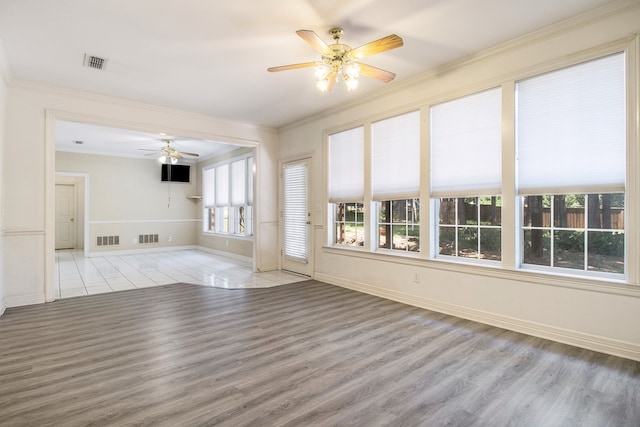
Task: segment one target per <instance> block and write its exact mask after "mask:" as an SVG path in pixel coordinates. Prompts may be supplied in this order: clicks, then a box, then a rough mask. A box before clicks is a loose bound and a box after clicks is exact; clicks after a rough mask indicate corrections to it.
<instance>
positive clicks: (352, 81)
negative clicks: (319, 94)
mask: <svg viewBox="0 0 640 427" xmlns="http://www.w3.org/2000/svg"><path fill="white" fill-rule="evenodd" d="M343 80H344V84H345V86H346V87H347V90H349V91H352V90H354V89H356V88H357V87H358V84H359V83H360V81H359V80H358V79H357V78H355V77H349V76H348V75H346V74H345V75H344V76H343Z"/></svg>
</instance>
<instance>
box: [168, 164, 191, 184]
mask: <svg viewBox="0 0 640 427" xmlns="http://www.w3.org/2000/svg"><path fill="white" fill-rule="evenodd" d="M190 174H191V166H189V165H162V181H170V182H190V179H189V177H190Z"/></svg>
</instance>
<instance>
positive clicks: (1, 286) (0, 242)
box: [0, 40, 8, 315]
mask: <svg viewBox="0 0 640 427" xmlns="http://www.w3.org/2000/svg"><path fill="white" fill-rule="evenodd" d="M3 65H4V50H3V47H2V40H0V165H2V164H3V158H4V144H5V133H6V121H5V116H6V111H7V85H6V79H8V76H7V71H6V70H5V68H4V66H3ZM3 189H4V174H3V173H1V172H0V315H2V313H4V310H5V307H6V304H5V297H4V296H5V282H4V230H5V225H4V199H3Z"/></svg>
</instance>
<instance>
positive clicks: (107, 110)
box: [2, 81, 277, 306]
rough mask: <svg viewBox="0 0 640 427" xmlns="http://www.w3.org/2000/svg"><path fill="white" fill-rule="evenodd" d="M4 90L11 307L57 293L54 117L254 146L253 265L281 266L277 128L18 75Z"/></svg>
mask: <svg viewBox="0 0 640 427" xmlns="http://www.w3.org/2000/svg"><path fill="white" fill-rule="evenodd" d="M7 93H8V100H9V102H8V104H7V123H6V132H5V143H4V147H5V153H4V161H3V162H2V173H3V176H4V179H5V180H6V181H5V186H4V190H5V192H4V195H3V198H2V204H3V207H4V230H5V251H4V266H5V270H4V274H3V279H4V283H5V298H6V302H7V306H16V305H26V304H35V303H40V302H44V301H45V300H52V299H53V297H54V294H53V286H52V282H53V274H54V273H53V272H54V235H53V232H54V215H53V208H54V206H55V200H54V189H55V163H56V162H55V147H54V138H53V137H54V126H55V122H56V120H71V121H80V122H85V123H92V124H98V125H104V126H112V127H117V128H124V129H132V130H138V131H144V132H152V133H160V132H165V133H167V134H173V135H181V136H184V137H190V138H203V139H212V140H219V141H224V142H230V143H239V144H242V145H246V146H255V147H256V161H257V162H258V167H257V182H258V187H259V188H258V195H257V200H256V216H257V228H258V230H257V235H256V263H257V265H256V266H257V268H259V269H261V270H270V269H275V268H276V267H277V262H276V260H274V259H273V258H274V256H273V254H274V253H276V252H277V243H276V242H277V241H276V240H274V239H273V238H272V236H277V216H276V210H275V206H276V204H277V196H276V180H277V134H276V132H275V131H274V130H272V129H268V128H263V127H257V126H252V125H247V124H242V123H235V122H229V121H223V120H219V119H215V118H212V117H209V116H204V115H200V114H192V113H188V112H184V111H178V110H171V109H166V108H160V107H156V106H151V105H146V104H140V103H135V102H130V101H126V100H122V99H115V98H110V97H105V96H98V95H93V94H88V93H84V92H77V91H71V90H65V89H59V88H54V87H50V86H43V85H39V84H35V83H29V82H20V81H13V82H12V83H11V84H9V85H8V86H7ZM9 159H10V160H9ZM7 177H10V180H9V179H7ZM127 185H131V183H128V184H127ZM91 215H93V214H91ZM96 215H98V214H96ZM263 236H264V237H265V238H264V239H263V238H262V237H263Z"/></svg>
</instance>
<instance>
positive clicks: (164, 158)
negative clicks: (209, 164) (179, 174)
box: [139, 138, 199, 165]
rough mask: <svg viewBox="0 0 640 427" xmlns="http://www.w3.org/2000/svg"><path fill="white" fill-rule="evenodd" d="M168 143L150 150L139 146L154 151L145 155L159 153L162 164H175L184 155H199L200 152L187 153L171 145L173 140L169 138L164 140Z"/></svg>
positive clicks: (142, 149)
mask: <svg viewBox="0 0 640 427" xmlns="http://www.w3.org/2000/svg"><path fill="white" fill-rule="evenodd" d="M162 141H163V142H164V143H166V144H167V145H166V146H165V147H162V148H160V150H149V149H145V148H139V150H141V151H153V153H149V154H145V156H153V155H158V156H159V157H158V161H159V162H160V163H162V164H167V165H168V164H171V165H175V164H176V163H178V160H179V159H182V158H183V157H184V156H189V157H198V156H199V154H196V153H187V152H185V151H178V150H176V149H175V148H173V147H172V146H171V142H172V140H171V139H169V138H167V139H163V140H162Z"/></svg>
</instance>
